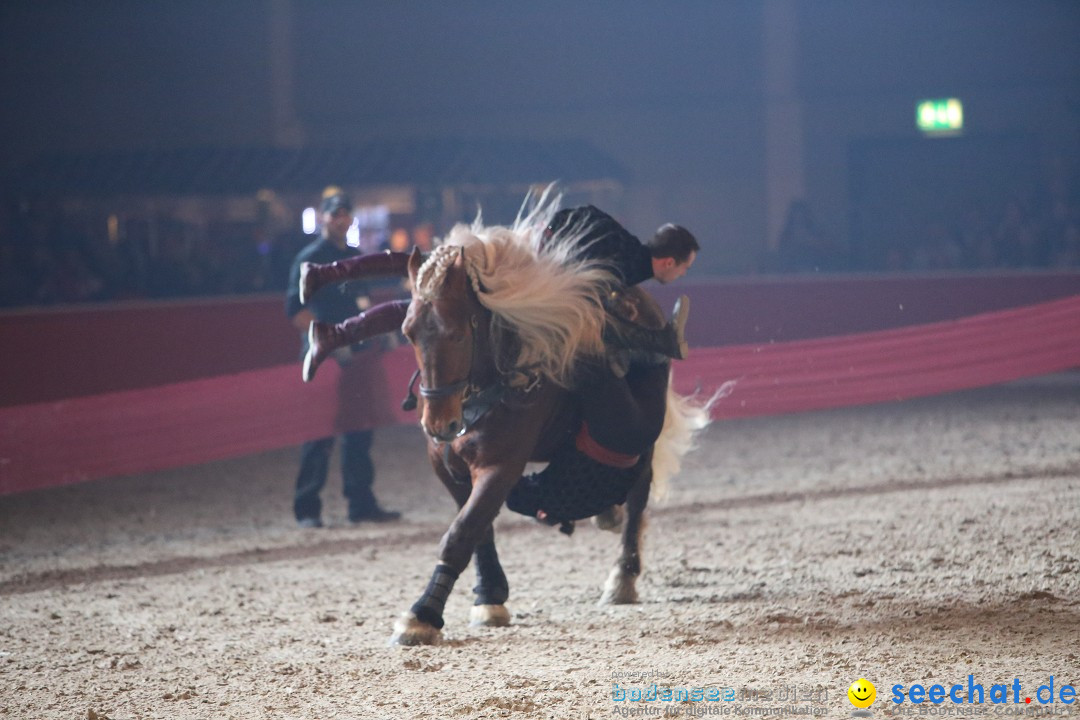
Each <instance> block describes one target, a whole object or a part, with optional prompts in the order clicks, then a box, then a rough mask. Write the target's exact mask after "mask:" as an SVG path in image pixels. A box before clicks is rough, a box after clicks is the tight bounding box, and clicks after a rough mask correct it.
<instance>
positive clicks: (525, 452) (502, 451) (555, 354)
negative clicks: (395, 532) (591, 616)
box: [391, 198, 707, 645]
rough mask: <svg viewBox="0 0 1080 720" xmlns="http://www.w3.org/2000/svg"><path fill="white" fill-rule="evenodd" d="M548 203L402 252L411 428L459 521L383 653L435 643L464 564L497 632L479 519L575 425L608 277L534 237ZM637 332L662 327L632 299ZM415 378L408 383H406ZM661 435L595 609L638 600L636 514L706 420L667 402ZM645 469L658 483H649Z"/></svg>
mask: <svg viewBox="0 0 1080 720" xmlns="http://www.w3.org/2000/svg"><path fill="white" fill-rule="evenodd" d="M555 209H557V208H556V205H555V204H554V203H550V202H546V201H545V198H542V199H541V201H540V202H539V203H537V204H536V206H535V207H534V208H533V209H532V210H531V211H529V212H525V211H524V210H523V213H522V214H521V215H519V217H518V219H517V221H516V222H515V223H514V225H513V226H511V227H502V226H490V227H485V226H484V225H483V224H482V223H481V221H480V220H479V219H477V221H476V222H475V223H473V224H472V225H471V226H468V225H458V226H457V227H455V228H454V229H453V230H452V231H451V232H450V234H449V236H448V237H447V238H446V239H445V240H444V242H443V244H442V245H440V246H439V247H437V248H436V249H435V250H434V251H433V252H432V253H431V254H430V255H429V256H428V257H427V258H426V259H425V258H423V257H422V256H421V254H420V253H419V251H414V252H413V254H412V255H411V256H410V257H409V259H408V263H407V271H408V276H409V278H410V279H411V281H412V301H411V303H410V304H409V307H408V312H407V314H406V317H405V322H404V324H403V326H402V332H403V333H404V334H405V337H406V338H407V339H408V340H409V342H410V343H411V344H412V346H413V348H414V350H415V353H416V360H417V364H418V367H419V378H420V395H421V397H420V404H419V410H420V425H421V427H422V428H423V430H424V433H425V434H426V436H427V450H428V456H429V458H430V461H431V465H432V467H433V468H434V470H435V474H436V475H437V476H438V478H439V480H440V481H441V482H442V483H443V485H445V486H446V489H447V490H448V491H449V492H450V494H451V495H452V496H453V498H454V500H455V501H456V502H457V505H458V508H459V510H458V514H457V516H456V517H455V518H454V520H453V522H452V523H451V524H450V527H449V529H448V530H447V531H446V534H445V535H444V536H443V538H442V542H441V543H440V545H439V549H438V563H437V565H436V568H435V571H434V573H433V574H432V577H431V580H430V582H429V584H428V587H427V589H426V590H425V591H424V593H423V594H422V595H421V597H420V599H419V600H417V602H416V603H415V604H414V605H413V606H412V608H411V610H410V611H408V612H407V613H405V615H404V616H403V617H402V618H400V619H399V620H398V621H397V622H396V623H395V626H394V634H393V636H392V638H391V642H392V643H393V644H400V645H418V644H433V643H435V642H437V641H438V640H439V638H440V635H441V628H442V627H443V609H444V607H445V604H446V599H447V597H448V595H449V593H450V591H451V589H452V588H453V585H454V583H455V582H456V580H457V578H458V576H459V574H460V573H461V572H462V571H464V570H465V568H466V566H467V565H468V564H469V560H470V558H475V563H476V575H477V583H476V587H475V588H474V591H475V594H476V598H475V605H474V606H473V608H472V610H471V613H470V615H471V621H472V623H473V624H477V625H495V626H499V625H507V624H509V622H510V615H509V612H508V611H507V610H506V607H505V602H506V600H507V597H508V594H509V585H508V583H507V579H506V575H505V574H504V572H503V569H502V567H501V566H500V564H499V558H498V555H497V553H496V550H495V537H494V533H493V530H492V521H493V520H494V519H495V516H496V515H497V514H498V512H499V510H500V508H501V507H502V505H503V503H504V502H505V501H506V499H507V496H508V495H509V493H510V491H511V489H512V488H513V487H514V485H515V484H516V483H517V482H518V481H519V480H520V479H521V477H522V473H523V472H524V471H525V466H526V463H528V462H530V461H539V462H543V461H547V460H549V459H550V458H551V457H552V454H553V452H554V451H555V450H556V448H558V447H560V445H561V444H562V443H566V442H573V438H574V433H575V432H576V431H577V429H578V426H579V423H580V419H579V412H578V408H577V404H576V402H575V397H574V394H573V391H572V390H571V389H570V386H571V384H572V383H571V374H572V372H573V368H574V362H575V360H576V359H577V358H578V357H579V356H585V355H589V354H593V355H597V354H602V353H603V342H602V339H601V337H602V332H603V326H604V318H605V311H604V306H603V302H602V294H603V289H604V288H605V287H610V286H611V284H612V282H613V277H612V276H611V275H610V273H609V272H608V271H606V270H605V269H604V268H603V267H602V266H600V265H598V264H596V263H590V262H585V261H581V260H579V259H577V258H576V251H575V250H576V247H577V245H576V243H575V242H574V240H575V239H574V238H561V239H559V238H557V239H554V240H551V239H544V238H543V230H544V228H545V227H546V226H547V224H548V222H549V221H550V218H551V216H552V214H553V213H554V211H555ZM630 294H631V295H632V296H633V297H634V298H635V300H636V302H637V306H638V309H639V319H638V320H639V322H641V321H645V322H648V323H650V324H653V325H654V326H657V327H658V326H659V325H660V324H662V323H663V316H662V314H661V313H660V310H659V308H658V307H657V305H656V303H655V302H654V301H652V299H651V298H649V296H648V295H647V294H645V293H643V292H641V291H640V290H636V289H631V291H630ZM414 380H415V379H414ZM667 406H668V407H667V413H666V415H665V419H664V430H663V431H662V433H661V436H660V439H659V440H658V442H657V444H656V446H654V448H652V449H650V450H649V451H648V453H647V454H646V456H645V457H646V458H648V460H650V461H651V462H648V461H647V462H643V463H640V465H639V466H640V467H641V468H643V469H642V470H641V472H640V474H639V475H638V476H637V477H636V479H634V481H633V483H632V485H631V487H630V491H629V494H628V496H627V501H626V504H625V521H624V523H623V528H622V552H621V554H620V556H619V559H618V561H617V562H616V564H615V567H614V568H613V570H612V571H611V574H610V576H609V578H608V581H607V584H606V586H605V589H604V593H603V597H602V599H601V602H602V603H632V602H636V601H637V592H636V589H635V582H636V579H637V577H638V575H639V574H640V572H641V557H640V543H641V535H642V531H643V512H644V509H645V506H646V503H647V502H648V500H649V494H650V486H651V485H653V484H654V477H655V478H656V479H657V480H663V479H664V477H665V476H667V475H670V474H673V473H674V472H676V471H677V469H678V465H679V461H680V459H681V456H682V454H683V453H685V452H686V451H687V450H688V449H689V447H690V440H691V437H692V435H693V432H694V431H695V430H697V429H700V428H701V427H704V425H705V424H706V423H707V411H706V410H705V409H704V408H701V407H697V406H695V405H693V404H691V403H689V402H687V401H686V400H684V399H682V398H679V397H678V396H677V395H675V394H674V393H673V392H671V390H670V389H669V390H668V403H667ZM654 470H656V471H657V472H656V473H654Z"/></svg>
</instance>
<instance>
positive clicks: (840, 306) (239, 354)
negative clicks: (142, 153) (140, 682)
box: [0, 272, 1080, 407]
mask: <svg viewBox="0 0 1080 720" xmlns="http://www.w3.org/2000/svg"><path fill="white" fill-rule="evenodd" d="M649 290H650V291H651V292H653V293H654V294H655V295H656V296H657V298H659V299H660V300H661V302H662V303H663V304H664V305H665V306H667V307H670V305H671V304H672V303H673V302H674V299H675V296H676V295H678V294H679V293H681V292H686V293H688V294H690V296H691V299H692V304H693V310H692V312H691V316H690V327H689V330H688V335H689V337H690V341H691V345H697V346H699V347H701V346H709V347H716V346H721V345H735V344H744V343H753V342H763V341H786V340H798V339H803V338H811V337H821V336H826V335H842V334H848V333H855V332H867V331H873V330H883V329H888V328H894V327H901V326H904V325H915V324H922V323H928V322H936V321H939V320H947V319H951V318H957V317H962V316H965V315H972V314H975V313H978V312H986V311H991V310H999V309H1003V308H1007V307H1017V306H1020V305H1028V304H1032V303H1037V302H1042V301H1045V300H1052V299H1056V298H1060V297H1065V296H1068V295H1073V294H1076V293H1080V272H1071V273H1067V272H1060V273H1057V272H1040V273H1013V274H1008V275H948V276H945V275H942V276H913V275H896V276H832V277H786V276H778V277H761V278H731V279H718V280H698V281H686V282H680V283H676V284H675V285H673V286H666V287H665V286H658V285H655V284H650V286H649ZM283 308H284V303H283V300H282V298H281V297H278V296H277V295H264V296H255V297H244V298H226V299H222V298H210V299H203V300H189V301H174V302H154V303H138V304H119V305H102V306H95V307H73V308H63V309H54V310H38V311H17V312H6V313H0V407H8V406H15V405H24V404H27V403H38V402H44V401H48V400H59V399H62V398H74V397H85V396H88V395H97V394H100V393H109V392H118V391H122V390H135V389H140V388H149V387H154V386H157V385H163V384H169V383H177V382H185V381H189V380H197V379H201V378H209V377H214V376H217V375H226V374H230V373H239V372H244V371H247V370H256V369H261V368H268V367H273V366H275V365H281V364H285V363H290V362H296V361H297V359H298V352H299V350H298V348H299V342H298V338H297V337H296V332H295V331H294V330H293V328H292V326H291V325H289V323H288V321H287V320H286V318H285V315H284V310H283Z"/></svg>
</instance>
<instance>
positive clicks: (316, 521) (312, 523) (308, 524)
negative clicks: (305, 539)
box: [296, 517, 323, 528]
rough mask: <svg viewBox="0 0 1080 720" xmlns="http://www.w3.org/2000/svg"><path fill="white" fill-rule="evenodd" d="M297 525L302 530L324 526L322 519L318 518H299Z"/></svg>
mask: <svg viewBox="0 0 1080 720" xmlns="http://www.w3.org/2000/svg"><path fill="white" fill-rule="evenodd" d="M296 525H297V527H302V528H321V527H322V526H323V524H322V519H321V518H317V517H306V518H297V519H296Z"/></svg>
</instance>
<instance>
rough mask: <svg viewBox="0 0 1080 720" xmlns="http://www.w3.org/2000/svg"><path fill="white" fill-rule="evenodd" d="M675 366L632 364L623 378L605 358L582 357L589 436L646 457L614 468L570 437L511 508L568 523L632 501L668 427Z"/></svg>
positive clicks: (579, 387)
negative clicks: (671, 373)
mask: <svg viewBox="0 0 1080 720" xmlns="http://www.w3.org/2000/svg"><path fill="white" fill-rule="evenodd" d="M669 367H670V366H669V364H668V363H666V362H665V363H662V364H659V365H631V366H630V371H629V372H628V373H627V374H626V377H625V378H619V377H615V375H613V374H612V372H611V370H610V369H609V368H608V366H607V364H606V363H604V362H601V361H599V360H596V359H591V360H585V361H582V364H581V366H580V367H579V374H578V377H577V378H576V382H575V388H576V392H577V393H578V395H579V397H580V400H581V410H582V413H581V414H582V418H583V419H584V420H585V422H586V423H587V424H588V427H589V435H591V436H592V438H593V440H595V441H596V442H597V443H598V444H600V445H602V446H603V447H605V448H607V449H609V450H614V451H615V452H617V453H621V454H624V455H641V456H642V457H641V459H639V460H638V462H637V464H636V465H634V466H633V467H630V468H620V467H612V466H611V465H605V464H602V463H600V462H598V461H596V460H594V459H593V458H591V457H588V456H586V455H585V454H584V453H582V452H581V451H580V450H578V448H577V446H576V444H575V442H574V441H573V440H569V441H567V442H566V444H565V445H563V447H561V448H559V449H558V450H557V451H556V453H555V455H554V457H552V459H551V462H550V463H549V464H548V466H547V467H546V468H544V469H543V470H542V471H540V472H539V473H534V474H532V475H526V476H525V477H523V478H522V479H521V480H519V481H518V483H517V484H516V485H515V486H514V488H513V490H511V491H510V495H509V497H508V498H507V500H506V507H508V508H509V509H510V510H512V511H514V512H518V513H521V514H522V515H528V516H529V517H537V516H538V515H537V514H538V513H539V512H540V511H542V512H543V514H544V516H545V517H546V519H547V521H548V522H551V523H559V522H562V523H565V522H567V521H571V520H580V519H581V518H587V517H591V516H593V515H596V514H597V513H599V512H602V511H603V510H605V509H607V508H609V507H611V506H612V505H621V504H623V503H624V502H626V496H627V494H628V493H629V492H630V486H631V485H633V483H634V481H635V480H636V479H637V478H638V477H639V476H640V475H641V473H642V472H643V465H644V463H646V462H650V461H651V457H652V456H651V454H648V453H647V451H648V450H649V448H650V447H651V446H652V445H653V443H655V442H656V439H657V438H658V437H659V436H660V431H661V430H663V427H664V413H665V412H666V410H667V386H668V372H669Z"/></svg>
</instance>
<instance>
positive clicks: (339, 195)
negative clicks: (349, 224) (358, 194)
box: [322, 192, 352, 213]
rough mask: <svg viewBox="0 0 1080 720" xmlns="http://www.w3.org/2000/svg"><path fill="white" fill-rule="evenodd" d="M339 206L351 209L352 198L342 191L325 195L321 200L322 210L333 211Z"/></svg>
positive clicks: (338, 208) (325, 211) (339, 207)
mask: <svg viewBox="0 0 1080 720" xmlns="http://www.w3.org/2000/svg"><path fill="white" fill-rule="evenodd" d="M341 208H345V209H346V210H349V211H352V200H351V199H349V196H348V195H346V194H345V193H343V192H336V193H333V194H331V195H327V196H326V197H324V198H323V201H322V212H324V213H333V212H336V211H337V210H340V209H341Z"/></svg>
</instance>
